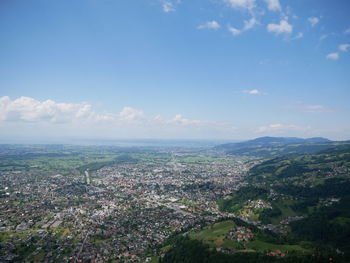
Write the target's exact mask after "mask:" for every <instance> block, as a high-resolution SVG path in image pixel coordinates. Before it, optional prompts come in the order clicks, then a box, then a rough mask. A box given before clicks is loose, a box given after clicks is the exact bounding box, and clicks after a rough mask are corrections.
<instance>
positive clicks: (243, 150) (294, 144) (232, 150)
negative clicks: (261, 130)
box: [215, 137, 342, 158]
mask: <svg viewBox="0 0 350 263" xmlns="http://www.w3.org/2000/svg"><path fill="white" fill-rule="evenodd" d="M341 143H342V142H333V141H331V140H328V139H326V138H322V137H314V138H308V139H303V138H297V137H260V138H256V139H254V140H249V141H244V142H238V143H227V144H221V145H218V146H216V147H215V149H217V150H223V151H225V152H226V153H228V154H233V155H241V156H255V157H264V158H271V157H277V156H282V155H289V154H305V153H315V152H318V151H321V150H325V149H328V148H331V147H334V146H336V145H339V144H341Z"/></svg>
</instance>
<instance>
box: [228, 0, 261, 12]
mask: <svg viewBox="0 0 350 263" xmlns="http://www.w3.org/2000/svg"><path fill="white" fill-rule="evenodd" d="M225 2H226V3H227V4H228V5H229V6H230V7H232V8H235V9H248V10H251V9H253V8H254V7H255V0H225Z"/></svg>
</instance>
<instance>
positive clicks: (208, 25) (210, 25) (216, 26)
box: [197, 20, 220, 30]
mask: <svg viewBox="0 0 350 263" xmlns="http://www.w3.org/2000/svg"><path fill="white" fill-rule="evenodd" d="M197 28H198V29H213V30H217V29H219V28H220V24H219V23H218V22H216V21H214V20H213V21H209V22H206V23H204V24H202V25H199V26H198V27H197Z"/></svg>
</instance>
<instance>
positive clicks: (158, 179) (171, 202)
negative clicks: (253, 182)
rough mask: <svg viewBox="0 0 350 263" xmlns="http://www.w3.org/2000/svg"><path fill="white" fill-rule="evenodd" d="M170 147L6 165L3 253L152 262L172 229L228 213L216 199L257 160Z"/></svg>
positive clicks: (8, 257) (0, 204)
mask: <svg viewBox="0 0 350 263" xmlns="http://www.w3.org/2000/svg"><path fill="white" fill-rule="evenodd" d="M157 154H159V153H157ZM162 154H164V153H162ZM166 154H167V155H168V156H169V158H168V159H165V160H166V161H160V160H158V159H153V160H152V159H150V160H148V159H147V160H146V159H145V160H141V161H138V162H131V163H121V164H116V165H109V166H104V167H102V168H100V169H97V170H96V171H93V170H89V169H87V170H85V171H83V172H80V173H78V172H76V171H75V170H72V173H70V174H65V175H63V174H59V173H52V172H45V171H41V170H40V169H37V168H36V169H34V168H35V167H34V168H33V169H34V170H31V169H28V170H10V171H1V173H0V180H1V182H0V185H1V187H2V188H3V189H1V190H2V196H1V199H0V231H1V232H0V233H1V247H0V249H1V254H0V255H1V256H0V261H1V262H11V261H13V260H18V258H19V257H20V258H21V259H22V260H24V261H34V262H39V261H45V262H108V261H109V260H121V262H148V261H150V260H151V259H152V258H153V257H154V256H158V255H160V254H161V253H162V251H161V250H160V249H159V248H160V245H161V244H162V243H163V242H164V241H165V240H166V239H167V238H169V237H170V236H171V235H172V234H174V233H178V232H183V231H191V230H196V229H200V227H201V225H203V224H209V223H211V222H214V221H216V220H217V219H218V218H221V217H223V216H224V215H223V213H221V212H219V210H218V206H217V203H216V201H217V199H218V198H220V197H223V196H225V195H227V194H230V193H231V192H232V191H234V190H236V189H238V188H239V187H241V186H242V179H243V178H245V176H246V175H247V172H248V170H249V168H250V167H251V166H252V165H254V164H255V163H256V161H254V160H249V159H237V158H234V157H230V156H223V157H220V158H212V157H208V156H206V155H204V156H202V157H200V158H197V159H193V158H192V157H191V153H188V152H183V151H178V152H176V151H171V152H168V153H166ZM111 262H113V261H111Z"/></svg>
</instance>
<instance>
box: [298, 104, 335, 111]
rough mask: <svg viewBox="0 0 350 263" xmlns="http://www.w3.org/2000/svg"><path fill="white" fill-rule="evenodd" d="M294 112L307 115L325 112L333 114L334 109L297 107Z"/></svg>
mask: <svg viewBox="0 0 350 263" xmlns="http://www.w3.org/2000/svg"><path fill="white" fill-rule="evenodd" d="M295 109H296V110H298V111H302V112H308V113H325V112H335V110H334V109H331V108H329V107H326V106H323V105H303V104H301V105H297V106H296V107H295Z"/></svg>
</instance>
